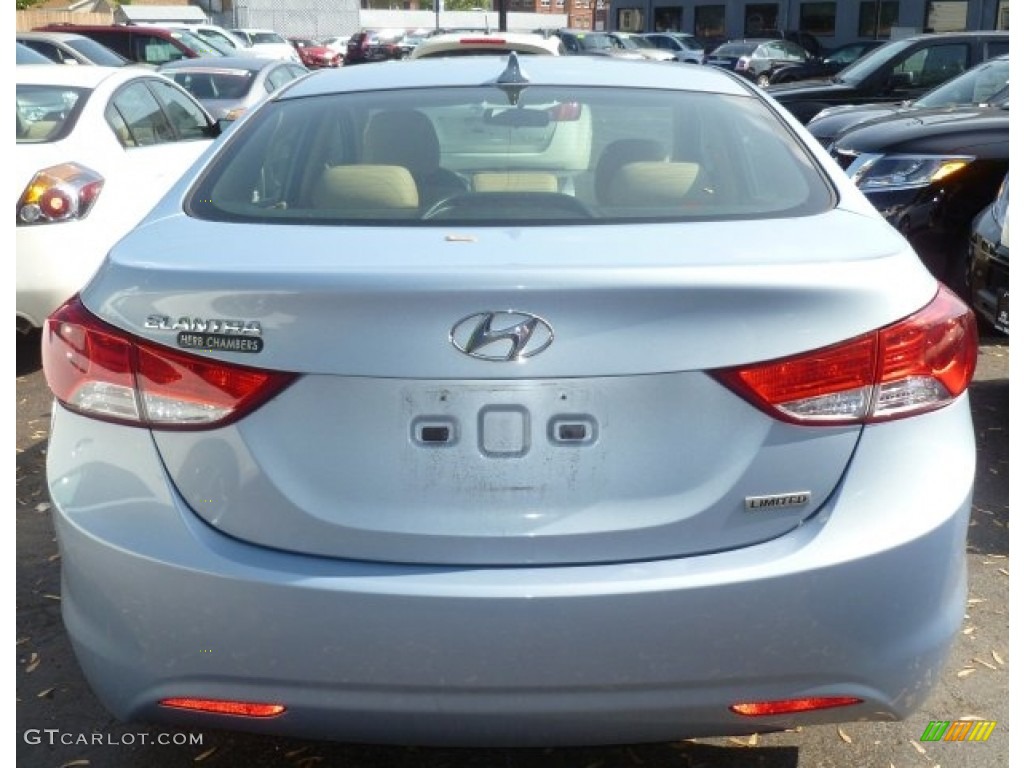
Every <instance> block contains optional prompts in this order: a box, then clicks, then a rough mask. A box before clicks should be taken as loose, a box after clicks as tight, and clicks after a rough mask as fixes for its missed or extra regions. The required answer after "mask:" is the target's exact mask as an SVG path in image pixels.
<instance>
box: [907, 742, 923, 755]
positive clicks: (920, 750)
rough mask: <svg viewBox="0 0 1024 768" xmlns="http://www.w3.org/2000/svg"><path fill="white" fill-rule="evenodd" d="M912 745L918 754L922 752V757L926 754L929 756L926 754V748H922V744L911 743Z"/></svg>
mask: <svg viewBox="0 0 1024 768" xmlns="http://www.w3.org/2000/svg"><path fill="white" fill-rule="evenodd" d="M910 744H911V746H913V747H914V749H916V750H917V751H918V752H920V753H921V754H922V755H924V754H927V753H926V752H925V751H924V747H922V746H921V745H920V744H918V743H917V742H916V741H911V742H910Z"/></svg>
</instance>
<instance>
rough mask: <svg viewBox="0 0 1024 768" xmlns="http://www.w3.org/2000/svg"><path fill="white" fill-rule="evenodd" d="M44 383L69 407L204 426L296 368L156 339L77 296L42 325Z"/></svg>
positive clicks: (137, 420)
mask: <svg viewBox="0 0 1024 768" xmlns="http://www.w3.org/2000/svg"><path fill="white" fill-rule="evenodd" d="M43 371H44V373H45V374H46V383H47V384H48V385H49V387H50V389H51V390H52V391H53V394H54V397H56V398H57V399H58V400H59V401H60V402H61V403H63V404H64V405H65V406H66V407H67V408H69V409H71V410H74V411H78V412H79V413H82V414H85V415H87V416H93V417H95V418H99V419H105V420H108V421H117V422H120V423H125V424H134V425H139V426H147V427H151V428H159V429H207V428H210V427H213V426H220V425H223V424H226V423H229V422H231V421H234V420H236V419H238V418H240V417H241V416H243V415H245V414H246V413H249V412H251V411H252V410H254V409H255V408H256V407H257V406H259V405H260V404H262V403H264V402H265V401H266V400H268V399H269V398H271V397H273V396H274V395H276V394H278V393H279V392H280V391H281V390H282V389H284V388H285V387H286V386H287V385H288V384H289V383H291V382H292V381H293V380H294V378H295V376H294V375H293V374H290V373H276V372H270V371H261V370H257V369H254V368H248V367H245V366H239V365H232V364H230V363H224V362H221V361H219V360H211V359H207V358H204V357H200V356H197V355H189V354H185V353H182V352H178V351H175V350H171V349H167V348H165V347H161V346H158V345H156V344H153V343H151V342H148V341H145V340H144V339H140V338H137V337H134V336H131V335H129V334H127V333H124V332H123V331H121V330H118V329H116V328H114V327H113V326H110V325H107V324H106V323H104V322H102V321H101V320H99V319H98V318H96V317H94V316H93V315H92V314H90V313H89V312H88V310H86V309H85V307H84V306H83V305H82V303H81V301H79V299H78V298H77V297H75V298H73V299H71V300H70V301H69V302H68V303H66V304H65V305H64V306H62V307H61V308H60V309H58V310H57V311H56V312H54V313H53V314H52V315H51V316H50V317H49V318H48V319H47V321H46V327H45V329H44V331H43Z"/></svg>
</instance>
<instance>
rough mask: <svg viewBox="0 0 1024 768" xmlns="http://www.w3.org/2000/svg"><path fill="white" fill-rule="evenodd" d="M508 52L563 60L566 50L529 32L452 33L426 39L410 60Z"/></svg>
mask: <svg viewBox="0 0 1024 768" xmlns="http://www.w3.org/2000/svg"><path fill="white" fill-rule="evenodd" d="M509 51H515V52H516V53H517V54H520V55H521V54H531V55H532V54H540V55H542V56H562V55H564V54H565V46H564V45H562V42H561V41H560V40H559V39H558V38H557V37H553V36H552V37H544V36H543V35H537V34H533V33H526V32H479V33H476V32H452V33H449V34H444V35H435V36H434V37H430V38H427V39H426V40H424V41H423V42H422V43H420V44H419V45H417V46H416V47H415V48H413V49H412V53H410V54H409V58H410V59H427V58H434V57H437V56H477V55H486V54H489V53H493V54H507V53H508V52H509Z"/></svg>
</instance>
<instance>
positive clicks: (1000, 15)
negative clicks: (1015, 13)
mask: <svg viewBox="0 0 1024 768" xmlns="http://www.w3.org/2000/svg"><path fill="white" fill-rule="evenodd" d="M996 29H1001V30H1006V31H1007V32H1009V31H1010V0H999V9H998V10H997V11H996Z"/></svg>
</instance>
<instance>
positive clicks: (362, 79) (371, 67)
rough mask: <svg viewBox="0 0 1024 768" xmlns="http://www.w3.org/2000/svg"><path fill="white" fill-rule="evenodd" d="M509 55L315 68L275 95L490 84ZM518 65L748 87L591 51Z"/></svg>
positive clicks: (602, 82)
mask: <svg viewBox="0 0 1024 768" xmlns="http://www.w3.org/2000/svg"><path fill="white" fill-rule="evenodd" d="M509 58H510V57H506V56H455V57H444V56H439V57H431V58H426V59H419V60H417V61H414V62H413V61H390V62H380V63H375V64H364V65H360V66H358V67H343V68H341V69H332V70H320V71H319V72H318V73H317V75H316V76H315V77H308V78H304V79H303V80H301V81H299V82H297V83H296V84H295V85H294V86H291V87H289V88H288V90H287V92H286V93H284V94H281V96H280V97H281V98H293V97H294V98H301V97H303V96H314V95H323V94H330V93H337V92H340V91H373V90H383V89H389V90H394V89H400V88H440V87H460V86H469V85H483V84H486V83H493V82H494V81H495V80H496V79H497V78H498V76H499V75H501V74H502V72H504V71H505V68H506V66H507V63H508V60H509ZM516 58H517V59H519V65H520V70H521V72H522V73H523V75H524V76H525V78H526V79H527V80H528V81H529V82H530V83H533V84H535V85H553V86H568V85H571V86H581V87H582V86H595V87H602V86H604V87H609V86H611V87H619V88H661V89H666V88H667V89H670V90H688V91H706V92H709V93H725V94H734V95H737V96H749V95H751V92H752V90H753V87H752V86H748V85H747V84H746V83H744V82H742V81H740V80H739V79H738V78H736V77H733V76H732V75H730V74H729V73H727V72H724V71H722V70H720V69H719V68H717V67H687V68H686V70H685V71H682V68H681V67H666V66H665V65H664V63H662V62H658V61H653V60H651V59H640V60H635V61H630V60H626V61H623V60H620V59H611V58H610V59H608V60H607V61H605V60H604V59H600V58H596V57H592V56H523V57H521V58H520V57H516Z"/></svg>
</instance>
